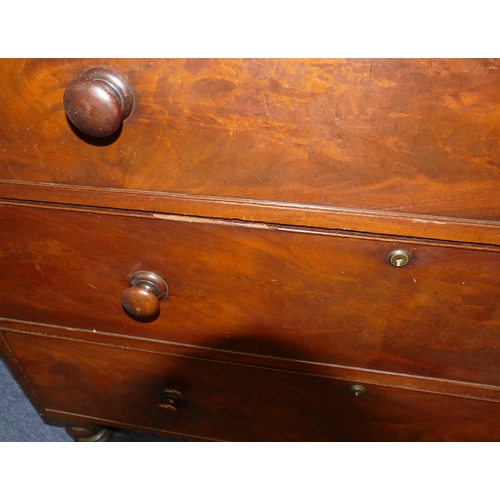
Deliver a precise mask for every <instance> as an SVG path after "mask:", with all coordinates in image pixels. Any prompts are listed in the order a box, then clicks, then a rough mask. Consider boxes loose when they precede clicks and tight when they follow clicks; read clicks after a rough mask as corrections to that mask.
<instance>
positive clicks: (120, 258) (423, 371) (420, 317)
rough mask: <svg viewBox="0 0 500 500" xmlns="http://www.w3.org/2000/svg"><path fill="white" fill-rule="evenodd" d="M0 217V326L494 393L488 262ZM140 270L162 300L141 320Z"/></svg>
mask: <svg viewBox="0 0 500 500" xmlns="http://www.w3.org/2000/svg"><path fill="white" fill-rule="evenodd" d="M0 213H1V215H2V216H1V218H0V230H1V231H2V234H3V240H2V241H1V242H0V249H1V250H0V251H1V255H2V260H3V262H4V265H3V266H2V268H1V269H0V277H1V281H2V283H3V287H2V289H1V290H0V315H1V316H4V317H9V318H13V319H14V318H23V319H24V320H28V321H34V322H39V323H52V324H56V325H61V326H69V327H76V328H85V329H88V330H99V331H108V332H114V333H119V334H121V335H128V336H140V337H143V338H151V339H162V340H168V341H172V342H178V343H182V344H192V345H201V346H206V347H214V348H218V349H221V350H229V351H233V352H247V353H257V354H267V355H273V356H279V357H287V358H292V359H304V360H309V361H316V362H322V363H334V364H342V365H347V366H357V367H362V368H368V369H375V370H382V371H395V372H401V373H408V374H414V375H423V376H430V377H439V378H445V379H454V380H462V381H469V382H477V383H483V384H500V365H498V363H496V358H497V353H496V350H495V349H496V346H497V344H498V340H499V332H500V307H499V301H498V289H499V286H500V253H498V252H493V251H483V250H475V249H473V248H470V247H467V246H464V247H460V246H459V245H450V246H447V245H445V244H443V243H434V244H432V242H421V241H418V240H414V241H411V242H408V241H406V242H400V241H399V240H397V239H390V238H382V237H375V236H372V237H370V236H368V235H360V234H348V235H346V234H342V233H335V232H327V231H323V232H314V231H311V230H307V229H299V228H296V229H293V228H285V227H271V226H264V225H252V224H236V223H231V222H224V221H217V222H216V221H209V220H208V221H207V220H205V219H187V218H183V217H171V218H170V219H169V218H165V217H162V218H156V217H154V216H153V217H152V218H145V217H143V216H139V215H138V216H136V217H130V216H129V217H124V216H119V215H105V214H99V213H92V212H91V211H88V212H72V211H69V210H67V211H59V210H50V209H43V208H21V207H10V206H3V207H2V208H0ZM401 248H402V249H403V250H406V251H408V252H410V253H411V261H410V263H409V264H408V265H407V266H405V267H403V268H396V267H393V266H392V265H390V264H389V262H388V261H387V257H388V255H389V254H390V252H391V251H393V250H395V249H401ZM144 269H147V270H148V271H151V272H154V273H156V274H158V275H159V276H161V277H163V278H164V279H165V280H166V281H167V282H168V284H169V288H170V295H169V297H168V299H167V300H164V301H161V302H160V314H159V316H158V317H157V318H156V319H155V320H154V321H149V320H148V321H146V322H138V321H135V320H134V319H132V318H131V317H129V316H128V315H127V314H125V312H124V310H123V308H122V303H121V295H122V292H123V290H125V289H127V288H128V287H129V281H128V279H129V276H130V275H131V274H132V273H133V272H135V271H139V270H144ZM261 338H265V339H266V340H267V342H264V343H262V342H260V341H259V339H261ZM465 354H466V355H465ZM478 367H482V369H478Z"/></svg>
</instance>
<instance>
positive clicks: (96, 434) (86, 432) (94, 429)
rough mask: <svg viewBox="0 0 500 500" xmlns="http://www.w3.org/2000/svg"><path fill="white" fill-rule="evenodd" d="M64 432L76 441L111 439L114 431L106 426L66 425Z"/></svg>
mask: <svg viewBox="0 0 500 500" xmlns="http://www.w3.org/2000/svg"><path fill="white" fill-rule="evenodd" d="M65 429H66V433H67V434H69V435H70V436H71V437H72V438H73V440H74V441H77V442H97V441H101V442H103V441H111V439H112V438H113V434H114V432H113V431H112V430H111V429H108V428H107V427H101V426H100V425H95V424H93V425H91V426H90V427H75V426H72V425H68V426H66V427H65Z"/></svg>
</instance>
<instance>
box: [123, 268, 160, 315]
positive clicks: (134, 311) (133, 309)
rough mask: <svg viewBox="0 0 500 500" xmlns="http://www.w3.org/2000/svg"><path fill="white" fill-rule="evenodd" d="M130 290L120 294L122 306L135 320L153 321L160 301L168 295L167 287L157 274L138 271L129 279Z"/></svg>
mask: <svg viewBox="0 0 500 500" xmlns="http://www.w3.org/2000/svg"><path fill="white" fill-rule="evenodd" d="M129 282H130V288H127V289H126V290H125V291H124V292H123V293H122V306H123V308H124V309H125V311H127V312H128V313H129V314H130V315H131V316H133V317H134V318H136V319H155V318H156V316H158V314H159V313H160V300H162V299H164V298H165V297H166V296H167V295H168V286H167V284H166V283H165V281H164V280H163V279H162V278H160V276H158V275H157V274H154V273H151V272H148V271H138V272H136V273H134V274H132V276H130V278H129Z"/></svg>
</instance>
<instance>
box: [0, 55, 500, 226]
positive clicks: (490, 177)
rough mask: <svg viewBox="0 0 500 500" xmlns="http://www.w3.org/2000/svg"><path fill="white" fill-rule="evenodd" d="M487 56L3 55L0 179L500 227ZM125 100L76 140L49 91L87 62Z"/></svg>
mask: <svg viewBox="0 0 500 500" xmlns="http://www.w3.org/2000/svg"><path fill="white" fill-rule="evenodd" d="M498 65H499V64H498V61H497V60H490V59H447V60H443V59H408V60H404V59H368V60H365V59H354V60H324V59H321V60H319V59H318V60H316V59H308V60H301V59H294V60H286V59H285V60H282V59H242V60H236V59H209V60H190V59H188V60H182V59H170V60H168V59H167V60H156V59H152V60H146V59H135V60H124V59H117V60H106V59H95V60H94V59H89V60H79V59H69V60H68V59H66V60H60V59H49V60H7V59H6V60H2V61H1V63H0V110H1V111H0V113H1V118H2V120H0V176H1V177H2V178H4V179H11V180H25V181H36V182H50V183H61V184H69V185H81V186H94V187H108V188H122V189H132V190H142V191H161V192H174V193H184V194H201V195H214V196H221V197H236V198H246V199H254V200H271V201H280V202H294V203H307V204H315V205H325V206H332V207H348V208H362V209H370V210H386V211H391V212H399V213H415V214H427V215H440V216H451V217H461V218H469V219H470V218H474V219H483V220H492V221H498V220H500V207H499V204H498V193H497V192H498V189H497V187H498V182H499V180H500V170H499V165H500V137H499V135H498V133H497V128H498V127H497V124H498V121H499V118H500V90H499V89H500V72H499V71H498ZM96 66H105V67H107V68H109V69H112V70H114V71H116V72H117V73H119V74H121V75H123V76H124V77H126V78H127V80H128V81H130V83H131V84H132V86H133V87H134V89H135V92H136V95H137V102H136V104H134V110H133V112H132V114H131V115H130V117H129V118H127V121H126V126H124V127H123V128H122V129H120V130H119V131H118V132H117V133H115V134H114V135H113V136H111V137H110V138H104V139H95V140H91V139H88V138H86V137H83V136H82V135H81V134H79V133H78V131H77V130H74V129H71V127H70V125H69V123H68V120H67V118H66V114H65V112H64V107H63V95H64V92H65V90H66V88H67V87H68V85H70V83H71V82H73V81H74V80H76V79H78V78H80V77H81V75H82V74H83V73H84V72H85V71H86V70H88V69H90V68H92V67H96Z"/></svg>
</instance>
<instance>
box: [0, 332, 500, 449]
mask: <svg viewBox="0 0 500 500" xmlns="http://www.w3.org/2000/svg"><path fill="white" fill-rule="evenodd" d="M6 338H7V341H8V343H9V345H10V346H11V348H12V349H13V351H14V352H15V355H16V358H17V359H18V362H19V363H20V364H21V365H22V367H23V369H24V371H25V373H26V374H27V375H28V376H29V377H30V378H32V379H33V380H34V381H35V382H34V383H35V387H36V390H37V393H38V394H39V396H40V397H41V399H42V400H43V402H44V404H45V407H46V411H47V413H48V414H52V415H54V416H59V417H60V418H64V416H66V418H75V417H76V416H78V415H82V416H85V417H87V418H88V417H92V418H93V419H94V420H95V421H97V422H102V423H105V424H107V425H110V426H113V425H117V426H123V425H125V426H134V427H139V428H146V429H150V430H155V429H158V430H166V431H169V432H171V433H172V434H179V435H184V436H192V437H196V438H210V439H222V440H239V441H256V440H258V441H264V440H270V441H276V440H285V441H294V440H304V439H306V440H315V441H325V440H327V441H329V440H338V441H344V440H347V441H417V440H418V441H441V440H446V441H464V440H466V441H474V440H481V441H497V440H499V439H500V429H499V427H498V425H497V421H498V418H499V417H500V405H499V404H497V403H489V402H485V401H473V400H470V399H466V398H455V397H444V396H436V395H432V394H424V393H419V392H415V391H408V390H398V389H389V388H384V387H377V386H370V385H364V386H363V388H364V389H365V393H364V394H360V395H358V396H355V395H354V394H353V390H352V385H353V384H350V383H346V382H345V381H339V380H335V379H330V378H325V377H314V376H309V375H299V374H295V373H289V372H286V371H277V370H269V369H261V368H255V367H249V366H242V365H240V366H238V365H229V364H225V363H220V362H209V361H202V360H198V359H194V358H185V357H177V356H168V355H163V354H158V353H151V352H147V353H146V352H142V351H135V350H131V349H120V348H116V347H112V346H103V345H97V344H91V343H82V342H74V341H69V340H62V339H50V338H45V339H44V338H42V337H38V336H35V337H32V336H26V335H19V334H7V335H6ZM166 386H168V387H175V388H176V389H177V390H179V391H182V393H183V395H184V397H185V398H186V399H185V402H184V408H183V410H182V413H181V414H180V415H179V414H172V413H168V412H163V411H161V409H160V411H158V407H161V405H162V404H163V403H162V393H163V390H164V388H165V387H166ZM326 395H328V396H327V397H326Z"/></svg>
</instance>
